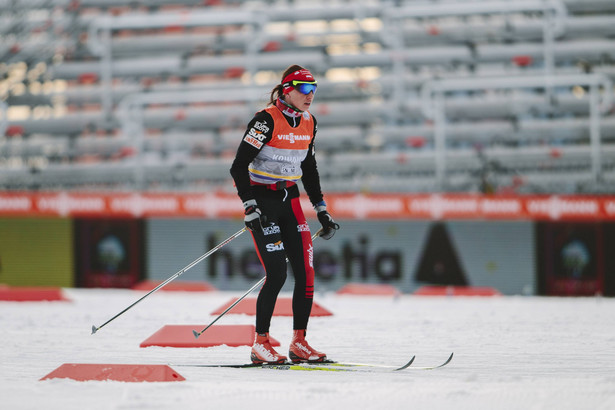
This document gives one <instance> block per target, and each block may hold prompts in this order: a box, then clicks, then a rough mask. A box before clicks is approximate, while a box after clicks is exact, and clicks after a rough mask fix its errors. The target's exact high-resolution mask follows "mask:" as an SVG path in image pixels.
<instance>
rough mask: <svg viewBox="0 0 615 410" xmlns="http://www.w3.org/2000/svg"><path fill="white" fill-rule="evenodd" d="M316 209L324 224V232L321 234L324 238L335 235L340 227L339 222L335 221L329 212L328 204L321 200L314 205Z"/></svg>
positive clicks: (319, 219) (319, 218) (320, 220)
mask: <svg viewBox="0 0 615 410" xmlns="http://www.w3.org/2000/svg"><path fill="white" fill-rule="evenodd" d="M314 208H315V209H316V216H318V221H319V222H320V224H321V225H322V232H321V234H320V235H318V236H320V237H321V238H322V239H331V238H333V235H335V231H337V230H338V229H340V226H339V224H337V223H335V221H334V220H333V218H331V215H329V212H327V206H326V205H325V204H324V203H323V202H321V203H320V204H318V205H316V206H315V207H314Z"/></svg>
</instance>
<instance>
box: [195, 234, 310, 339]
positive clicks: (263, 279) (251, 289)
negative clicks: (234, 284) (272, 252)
mask: <svg viewBox="0 0 615 410" xmlns="http://www.w3.org/2000/svg"><path fill="white" fill-rule="evenodd" d="M321 232H322V228H320V229H319V230H318V231H316V233H315V234H314V235H312V240H314V239H316V237H317V236H319V235H320V233H321ZM286 263H288V258H286ZM265 279H266V277H263V278H261V280H259V281H258V282H256V283H255V284H254V286H252V287H251V288H250V289H248V291H247V292H246V293H244V294H243V296H241V297H240V298H239V299H237V300H236V301H235V302H234V303H233V304H232V305H231V306H229V307H227V308H226V310H225V311H224V312H222V313H220V315H218V317H217V318H215V319H214V320H213V321H212V322H211V323H210V324H208V325H207V327H205V329H203V330H201V331H200V332H197V331H196V330H193V331H192V334H193V335H194V337H195V338H196V339H198V338H199V336H201V335H202V334H203V333H205V331H206V330H207V329H209V328H210V327H211V326H212V325H213V324H214V323H216V322H217V321H218V319H220V318H221V317H222V316H224V315H225V314H226V312H228V311H229V310H231V309H232V308H234V307H235V306H236V305H237V304H238V303H239V302H241V301H242V300H243V299H244V298H245V297H246V296H248V295H249V294H250V293H252V291H253V290H254V289H256V288H258V287H259V286H260V285H262V284H263V283H265Z"/></svg>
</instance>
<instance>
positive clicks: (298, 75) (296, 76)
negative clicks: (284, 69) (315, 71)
mask: <svg viewBox="0 0 615 410" xmlns="http://www.w3.org/2000/svg"><path fill="white" fill-rule="evenodd" d="M295 80H296V81H306V82H314V83H315V82H316V80H315V79H314V76H313V75H312V73H310V70H306V69H305V68H304V69H302V70H297V71H293V72H292V73H290V74H288V75H287V76H286V77H284V79H283V80H282V87H284V94H288V93H289V92H291V91H292V90H293V88H294V87H293V86H292V82H293V81H295Z"/></svg>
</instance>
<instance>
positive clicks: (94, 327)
mask: <svg viewBox="0 0 615 410" xmlns="http://www.w3.org/2000/svg"><path fill="white" fill-rule="evenodd" d="M97 331H98V328H97V327H96V326H94V325H92V334H94V333H96V332H97Z"/></svg>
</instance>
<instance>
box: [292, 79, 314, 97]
mask: <svg viewBox="0 0 615 410" xmlns="http://www.w3.org/2000/svg"><path fill="white" fill-rule="evenodd" d="M290 85H291V86H292V87H293V88H294V89H295V90H297V91H299V92H300V93H301V94H305V95H308V94H309V93H316V87H317V84H316V81H312V82H307V81H298V80H293V81H291V83H290Z"/></svg>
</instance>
